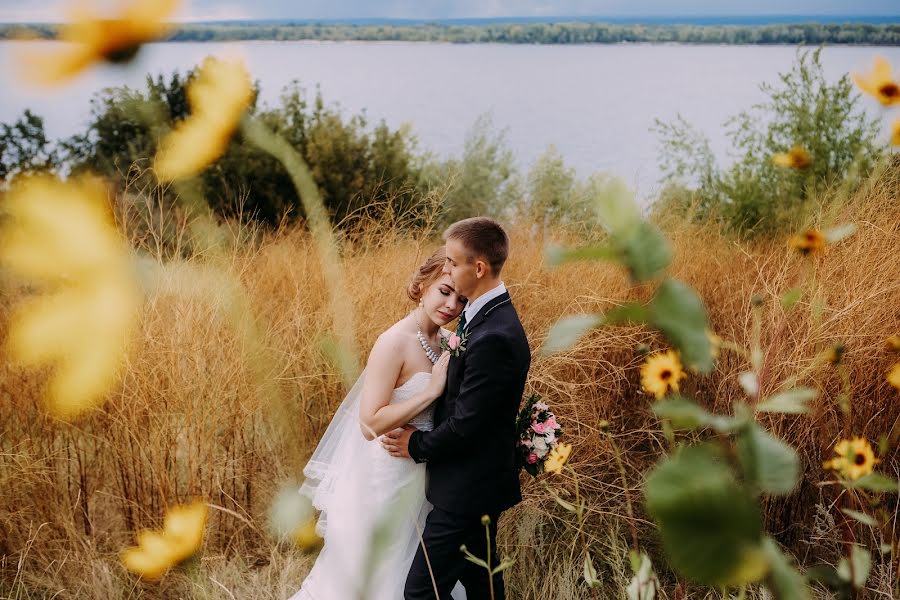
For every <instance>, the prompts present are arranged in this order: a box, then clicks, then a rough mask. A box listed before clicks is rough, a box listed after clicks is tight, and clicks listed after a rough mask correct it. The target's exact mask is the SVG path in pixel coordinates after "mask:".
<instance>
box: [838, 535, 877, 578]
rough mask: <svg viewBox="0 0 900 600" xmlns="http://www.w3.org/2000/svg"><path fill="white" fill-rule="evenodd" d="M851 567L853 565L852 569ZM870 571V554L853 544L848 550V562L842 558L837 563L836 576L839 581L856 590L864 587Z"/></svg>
mask: <svg viewBox="0 0 900 600" xmlns="http://www.w3.org/2000/svg"><path fill="white" fill-rule="evenodd" d="M851 565H853V568H852V569H851V568H850V566H851ZM871 570H872V553H871V552H869V551H868V550H866V549H865V548H863V547H862V546H860V545H857V544H853V546H852V547H851V548H850V560H847V558H846V557H844V558H842V559H841V560H840V561H838V566H837V574H838V575H839V576H840V577H841V579H843V580H844V581H849V582H850V583H851V584H852V585H853V587H855V588H857V589H859V588H862V587H863V586H864V585H866V581H867V580H868V579H869V571H871Z"/></svg>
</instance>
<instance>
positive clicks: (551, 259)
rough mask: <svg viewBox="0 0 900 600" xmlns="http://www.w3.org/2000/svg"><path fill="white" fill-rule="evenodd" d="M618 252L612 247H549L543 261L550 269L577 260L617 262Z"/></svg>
mask: <svg viewBox="0 0 900 600" xmlns="http://www.w3.org/2000/svg"><path fill="white" fill-rule="evenodd" d="M619 257H620V255H619V252H618V251H617V250H616V249H615V248H613V247H612V246H587V247H584V248H560V247H558V246H549V247H548V248H547V249H546V251H545V252H544V260H545V261H546V262H547V265H549V266H551V267H558V266H559V265H562V264H565V263H569V262H575V261H579V260H619Z"/></svg>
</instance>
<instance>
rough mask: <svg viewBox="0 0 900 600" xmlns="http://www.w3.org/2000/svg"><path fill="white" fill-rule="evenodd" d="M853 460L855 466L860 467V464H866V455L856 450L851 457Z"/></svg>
mask: <svg viewBox="0 0 900 600" xmlns="http://www.w3.org/2000/svg"><path fill="white" fill-rule="evenodd" d="M853 462H854V463H855V464H856V466H858V467H861V466H862V465H864V464H866V455H865V454H863V453H861V452H857V453H856V455H855V456H854V457H853Z"/></svg>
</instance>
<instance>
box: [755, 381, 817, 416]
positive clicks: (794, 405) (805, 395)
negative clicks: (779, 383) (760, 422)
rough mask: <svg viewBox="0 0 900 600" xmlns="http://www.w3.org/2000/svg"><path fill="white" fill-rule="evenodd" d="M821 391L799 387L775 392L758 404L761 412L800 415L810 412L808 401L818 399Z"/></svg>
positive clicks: (757, 407) (757, 406)
mask: <svg viewBox="0 0 900 600" xmlns="http://www.w3.org/2000/svg"><path fill="white" fill-rule="evenodd" d="M818 395H819V393H818V392H817V391H816V390H814V389H811V388H807V387H798V388H794V389H792V390H788V391H786V392H781V393H778V394H775V395H774V396H772V397H771V398H769V399H767V400H765V401H763V402H760V403H759V404H757V405H756V410H758V411H759V412H778V413H788V414H794V415H799V414H803V413H807V412H809V406H807V402H810V401H812V400H815V399H816V396H818Z"/></svg>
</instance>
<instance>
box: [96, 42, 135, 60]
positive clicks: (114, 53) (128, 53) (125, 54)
mask: <svg viewBox="0 0 900 600" xmlns="http://www.w3.org/2000/svg"><path fill="white" fill-rule="evenodd" d="M140 49H141V45H140V44H134V45H130V46H125V47H123V48H114V49H110V50H108V51H107V52H106V53H104V55H103V58H105V59H106V60H107V61H109V62H111V63H114V64H117V65H118V64H123V63H127V62H131V60H132V59H133V58H134V57H135V56H136V55H137V53H138V50H140Z"/></svg>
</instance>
